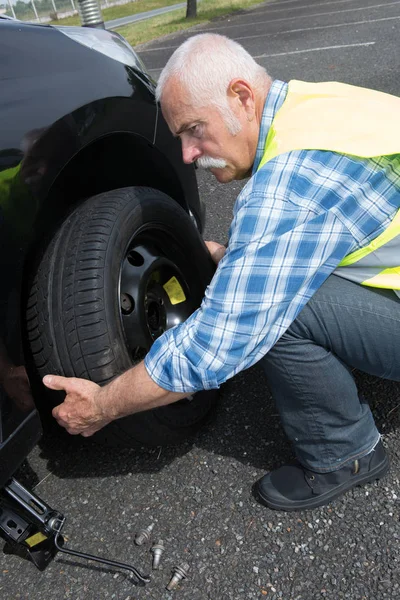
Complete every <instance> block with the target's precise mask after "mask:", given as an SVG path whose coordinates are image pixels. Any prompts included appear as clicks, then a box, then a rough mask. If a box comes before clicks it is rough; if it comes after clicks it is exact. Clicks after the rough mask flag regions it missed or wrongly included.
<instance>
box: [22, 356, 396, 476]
mask: <svg viewBox="0 0 400 600" xmlns="http://www.w3.org/2000/svg"><path fill="white" fill-rule="evenodd" d="M354 376H355V379H356V382H357V385H358V388H359V391H360V394H362V395H363V396H365V397H366V398H368V400H369V401H370V405H371V408H372V410H373V413H374V416H375V420H376V423H377V426H378V429H379V430H380V431H381V433H383V434H388V433H390V432H392V431H394V430H395V429H398V428H399V425H400V398H399V389H398V384H397V383H396V382H389V381H384V380H381V379H377V378H375V377H371V376H368V375H365V374H364V373H359V372H355V373H354ZM220 396H221V397H220V401H219V403H218V405H217V407H216V410H215V411H214V414H213V415H212V417H211V418H210V421H209V423H208V424H207V425H206V426H205V427H204V428H202V429H201V431H200V432H199V433H198V434H197V436H195V437H194V438H193V439H191V440H189V441H187V442H184V443H182V444H180V445H178V446H167V447H163V448H161V447H157V448H147V447H137V448H118V447H114V448H110V447H104V446H100V445H98V444H96V443H94V442H93V441H91V440H90V439H84V438H82V437H80V436H70V435H69V434H67V433H66V432H65V431H64V430H61V429H60V428H58V427H56V428H53V430H50V431H48V432H47V433H46V435H45V436H44V437H43V439H42V440H41V442H40V443H39V448H40V458H41V459H43V460H45V461H46V462H47V469H48V470H49V471H50V472H51V473H53V474H54V475H56V476H57V477H60V478H90V477H108V476H115V475H127V474H129V473H157V472H159V471H161V470H162V469H164V467H166V466H167V465H169V464H171V463H173V462H174V461H175V460H176V459H177V458H179V457H181V456H183V455H185V454H186V453H188V452H189V451H190V450H192V448H194V447H195V448H198V449H199V450H204V451H206V452H208V453H212V454H214V455H219V456H227V457H229V458H230V459H234V460H236V461H238V462H240V463H242V464H245V465H249V466H252V467H255V468H257V469H262V470H264V471H269V470H272V469H274V468H276V467H277V466H279V465H282V464H283V463H285V462H288V461H290V460H292V459H293V458H294V455H293V452H292V449H291V446H290V444H289V442H288V440H287V438H286V436H285V433H284V431H283V428H282V426H281V422H280V418H279V415H278V413H277V410H276V408H275V406H274V403H273V401H272V398H271V395H270V393H269V391H268V388H267V385H266V382H265V378H264V375H263V373H262V371H261V369H260V368H259V367H258V366H255V367H252V368H251V369H249V370H247V371H246V372H244V373H241V374H239V375H238V376H236V377H235V378H234V379H232V380H230V381H229V382H227V383H226V384H225V385H224V386H223V387H222V389H221V394H220ZM27 473H28V476H29V469H28V471H27ZM22 474H24V467H23V468H22ZM30 477H32V473H30ZM23 480H26V477H23V478H22V481H21V482H23Z"/></svg>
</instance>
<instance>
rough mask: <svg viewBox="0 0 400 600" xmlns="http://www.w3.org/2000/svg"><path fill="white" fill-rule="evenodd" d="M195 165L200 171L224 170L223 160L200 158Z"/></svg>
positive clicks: (224, 162) (209, 157) (207, 157)
mask: <svg viewBox="0 0 400 600" xmlns="http://www.w3.org/2000/svg"><path fill="white" fill-rule="evenodd" d="M196 164H197V166H198V167H200V168H201V169H224V168H225V167H226V161H225V160H224V159H223V158H211V156H200V158H198V159H197V160H196Z"/></svg>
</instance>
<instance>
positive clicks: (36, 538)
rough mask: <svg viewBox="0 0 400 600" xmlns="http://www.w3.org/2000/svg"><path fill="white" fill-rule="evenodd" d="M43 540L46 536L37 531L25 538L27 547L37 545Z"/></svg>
mask: <svg viewBox="0 0 400 600" xmlns="http://www.w3.org/2000/svg"><path fill="white" fill-rule="evenodd" d="M44 540H47V537H46V536H45V535H44V533H41V532H40V531H39V532H38V533H35V534H34V535H31V537H28V538H26V540H25V544H28V546H29V548H33V546H37V545H38V544H40V542H43V541H44Z"/></svg>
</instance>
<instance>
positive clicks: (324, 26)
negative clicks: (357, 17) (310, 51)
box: [232, 16, 400, 41]
mask: <svg viewBox="0 0 400 600" xmlns="http://www.w3.org/2000/svg"><path fill="white" fill-rule="evenodd" d="M393 19H400V16H398V17H383V18H382V19H372V20H371V21H353V22H351V21H350V22H349V23H335V24H334V25H316V26H315V27H303V28H302V29H286V30H285V31H277V32H276V33H265V32H264V33H259V34H257V35H244V36H241V37H235V38H232V39H235V40H236V41H238V40H252V39H254V38H258V37H265V36H268V37H273V36H279V35H284V34H286V33H300V32H302V31H316V30H318V29H332V28H333V27H348V26H349V25H367V24H368V25H369V24H370V23H378V22H380V21H392V20H393Z"/></svg>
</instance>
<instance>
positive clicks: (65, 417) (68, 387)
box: [43, 375, 113, 437]
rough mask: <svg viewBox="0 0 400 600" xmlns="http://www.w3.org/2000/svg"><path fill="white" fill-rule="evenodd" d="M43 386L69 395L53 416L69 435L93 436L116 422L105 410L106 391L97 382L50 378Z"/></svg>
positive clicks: (57, 407)
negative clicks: (103, 392) (112, 422)
mask: <svg viewBox="0 0 400 600" xmlns="http://www.w3.org/2000/svg"><path fill="white" fill-rule="evenodd" d="M43 383H44V384H45V385H46V386H47V387H48V388H50V389H52V390H64V391H65V392H66V394H67V395H66V397H65V400H64V402H63V403H62V404H60V405H59V406H56V407H55V408H54V409H53V411H52V414H53V417H54V418H55V419H56V420H57V421H58V423H59V425H61V426H62V427H65V429H66V430H67V431H68V433H70V434H72V435H78V434H81V435H83V436H84V437H89V436H91V435H93V434H94V433H96V431H99V429H101V428H102V427H104V426H105V425H108V423H110V422H111V421H112V420H113V418H112V416H111V415H108V414H107V411H106V410H105V408H106V403H105V402H104V401H103V394H102V388H101V387H100V386H99V385H97V384H96V383H93V381H87V380H86V379H77V378H75V377H60V376H58V375H46V376H45V377H44V378H43Z"/></svg>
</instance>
